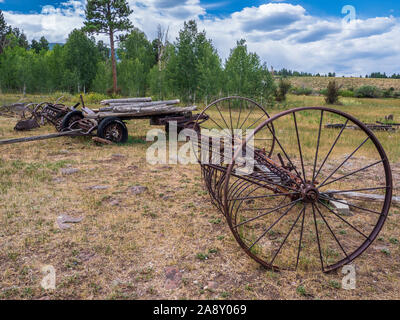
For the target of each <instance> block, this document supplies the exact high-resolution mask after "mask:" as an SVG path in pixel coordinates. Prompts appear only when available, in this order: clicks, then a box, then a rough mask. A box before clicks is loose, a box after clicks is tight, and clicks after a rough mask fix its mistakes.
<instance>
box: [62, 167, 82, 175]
mask: <svg viewBox="0 0 400 320" xmlns="http://www.w3.org/2000/svg"><path fill="white" fill-rule="evenodd" d="M77 172H79V169H77V168H64V169H61V174H63V175H71V174H74V173H77Z"/></svg>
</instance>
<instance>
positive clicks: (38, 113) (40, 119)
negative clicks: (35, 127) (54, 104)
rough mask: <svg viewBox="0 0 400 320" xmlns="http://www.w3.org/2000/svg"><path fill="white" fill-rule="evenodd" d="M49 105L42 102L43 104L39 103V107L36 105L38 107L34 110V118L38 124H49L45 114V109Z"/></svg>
mask: <svg viewBox="0 0 400 320" xmlns="http://www.w3.org/2000/svg"><path fill="white" fill-rule="evenodd" d="M47 105H48V103H47V102H42V103H39V104H38V105H36V107H35V108H34V109H33V116H34V118H35V119H36V121H37V123H39V124H40V125H42V126H43V125H45V124H46V123H47V122H48V120H47V119H46V117H45V116H44V114H43V112H44V109H45V107H46V106H47Z"/></svg>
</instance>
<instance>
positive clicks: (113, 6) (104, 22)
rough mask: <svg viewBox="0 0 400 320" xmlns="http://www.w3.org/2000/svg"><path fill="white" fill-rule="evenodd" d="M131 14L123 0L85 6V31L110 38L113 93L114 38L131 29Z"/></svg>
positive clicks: (100, 0) (91, 1)
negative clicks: (119, 33)
mask: <svg viewBox="0 0 400 320" xmlns="http://www.w3.org/2000/svg"><path fill="white" fill-rule="evenodd" d="M132 13H133V11H132V10H131V9H130V8H129V5H128V3H127V1H125V0H88V1H87V4H86V10H85V14H86V21H85V30H86V31H88V32H89V33H95V34H100V33H102V34H107V35H108V36H109V38H110V46H111V62H112V70H113V91H114V93H116V92H117V62H116V57H115V37H116V34H117V33H118V32H124V31H129V30H131V29H132V28H133V25H132V22H131V21H130V20H129V16H130V15H131V14H132Z"/></svg>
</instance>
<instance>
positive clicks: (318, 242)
mask: <svg viewBox="0 0 400 320" xmlns="http://www.w3.org/2000/svg"><path fill="white" fill-rule="evenodd" d="M312 212H313V217H314V227H315V234H316V236H317V244H318V252H319V259H320V261H321V268H322V271H324V270H325V268H324V261H323V259H322V251H321V243H320V241H319V232H318V226H317V218H316V217H315V208H314V203H313V204H312Z"/></svg>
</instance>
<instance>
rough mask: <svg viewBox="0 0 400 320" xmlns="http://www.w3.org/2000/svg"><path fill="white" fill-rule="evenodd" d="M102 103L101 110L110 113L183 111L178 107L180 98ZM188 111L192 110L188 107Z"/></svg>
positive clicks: (131, 99)
mask: <svg viewBox="0 0 400 320" xmlns="http://www.w3.org/2000/svg"><path fill="white" fill-rule="evenodd" d="M100 103H101V104H102V105H105V107H103V108H100V109H99V112H101V113H110V115H111V114H112V115H115V114H127V113H129V114H138V115H140V116H148V115H153V114H157V115H159V114H163V113H166V114H167V113H168V114H171V113H173V112H181V111H182V108H181V107H177V105H178V104H179V103H180V100H166V101H152V99H151V98H128V99H113V100H103V101H101V102H100ZM192 109H193V110H195V109H196V108H195V107H193V108H192ZM188 111H191V110H189V109H188Z"/></svg>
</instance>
